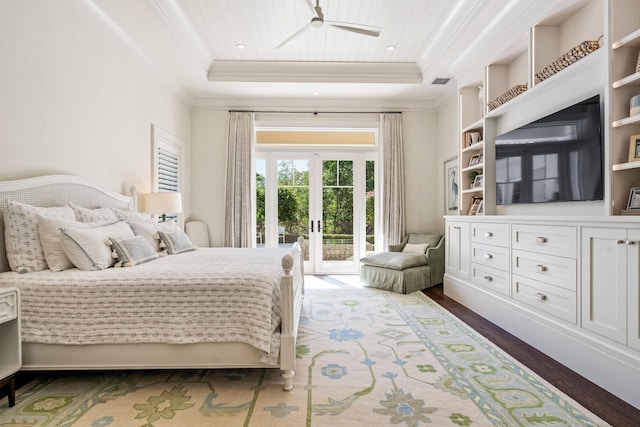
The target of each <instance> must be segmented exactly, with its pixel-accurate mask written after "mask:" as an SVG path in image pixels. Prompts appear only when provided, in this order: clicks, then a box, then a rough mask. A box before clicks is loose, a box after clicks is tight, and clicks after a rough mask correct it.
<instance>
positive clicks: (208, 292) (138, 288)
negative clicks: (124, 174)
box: [0, 175, 304, 390]
mask: <svg viewBox="0 0 640 427" xmlns="http://www.w3.org/2000/svg"><path fill="white" fill-rule="evenodd" d="M9 200H12V201H17V202H22V203H26V204H29V205H31V206H39V207H51V206H65V205H66V204H67V203H68V202H71V203H72V204H75V205H77V206H81V207H84V208H89V209H96V208H113V209H116V210H123V211H128V210H133V208H134V205H135V199H134V198H133V197H128V196H123V195H121V194H118V193H115V192H113V191H110V190H108V189H104V188H101V187H100V186H98V185H96V184H94V183H92V182H90V181H88V180H86V179H84V178H80V177H75V176H67V175H49V176H42V177H36V178H30V179H23V180H16V181H6V182H0V287H17V288H18V289H20V298H21V321H22V337H23V347H22V355H23V367H22V369H25V370H82V369H90V370H95V369H181V368H184V369H196V368H198V369H199V368H207V369H209V368H277V369H280V370H281V371H282V377H283V381H284V385H283V387H284V389H285V390H291V389H292V387H293V382H292V381H293V376H294V371H295V360H296V336H297V331H298V321H299V317H300V312H301V308H302V301H303V295H304V276H303V257H302V253H301V251H302V250H301V246H302V244H301V243H302V242H301V239H299V241H298V242H296V243H295V244H294V245H293V246H292V247H290V248H273V249H255V248H246V249H238V248H236V249H232V248H199V249H197V250H195V251H189V252H185V253H180V254H176V255H168V256H163V257H159V258H157V259H154V260H152V261H149V262H145V263H142V264H140V265H136V266H134V267H131V268H107V269H103V270H100V271H83V270H79V269H76V268H72V269H69V270H65V271H59V272H53V271H51V270H42V271H34V272H28V273H25V274H21V273H18V272H14V271H10V266H9V262H8V259H7V247H6V244H5V238H4V237H5V223H4V213H5V209H7V208H6V206H7V204H8V203H12V202H9ZM234 310H235V311H234Z"/></svg>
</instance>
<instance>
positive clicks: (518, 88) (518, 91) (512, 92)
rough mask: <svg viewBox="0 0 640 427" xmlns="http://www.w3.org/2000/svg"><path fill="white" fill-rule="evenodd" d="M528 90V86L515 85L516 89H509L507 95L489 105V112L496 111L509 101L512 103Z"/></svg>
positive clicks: (504, 94)
mask: <svg viewBox="0 0 640 427" xmlns="http://www.w3.org/2000/svg"><path fill="white" fill-rule="evenodd" d="M527 88H528V85H527V84H523V85H515V86H514V87H512V88H511V89H509V90H508V91H506V92H505V93H503V94H502V95H500V96H499V97H497V98H496V99H494V100H493V101H491V102H490V103H489V104H488V106H489V111H491V110H495V109H496V108H498V107H499V106H501V105H502V104H504V103H505V102H507V101H511V100H512V99H513V98H515V97H516V96H518V95H520V94H522V93H524V92H525V91H526V90H527Z"/></svg>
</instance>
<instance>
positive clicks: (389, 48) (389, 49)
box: [387, 45, 396, 51]
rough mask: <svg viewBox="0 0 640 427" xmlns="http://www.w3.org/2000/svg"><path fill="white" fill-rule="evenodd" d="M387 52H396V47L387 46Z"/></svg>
mask: <svg viewBox="0 0 640 427" xmlns="http://www.w3.org/2000/svg"><path fill="white" fill-rule="evenodd" d="M387 50H388V51H392V50H396V47H395V46H394V45H389V46H387Z"/></svg>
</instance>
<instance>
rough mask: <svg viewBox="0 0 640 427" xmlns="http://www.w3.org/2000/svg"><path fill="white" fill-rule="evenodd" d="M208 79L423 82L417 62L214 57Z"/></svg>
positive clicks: (237, 80)
mask: <svg viewBox="0 0 640 427" xmlns="http://www.w3.org/2000/svg"><path fill="white" fill-rule="evenodd" d="M207 77H208V79H209V81H234V82H284V83H291V82H296V83H300V82H307V83H415V84H420V83H422V72H421V71H420V68H418V65H417V64H416V63H414V62H395V63H388V62H385V63H382V62H290V61H214V62H213V63H212V64H211V67H210V68H209V72H208V74H207Z"/></svg>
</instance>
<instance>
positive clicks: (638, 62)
mask: <svg viewBox="0 0 640 427" xmlns="http://www.w3.org/2000/svg"><path fill="white" fill-rule="evenodd" d="M636 73H640V53H638V61H637V62H636Z"/></svg>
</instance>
